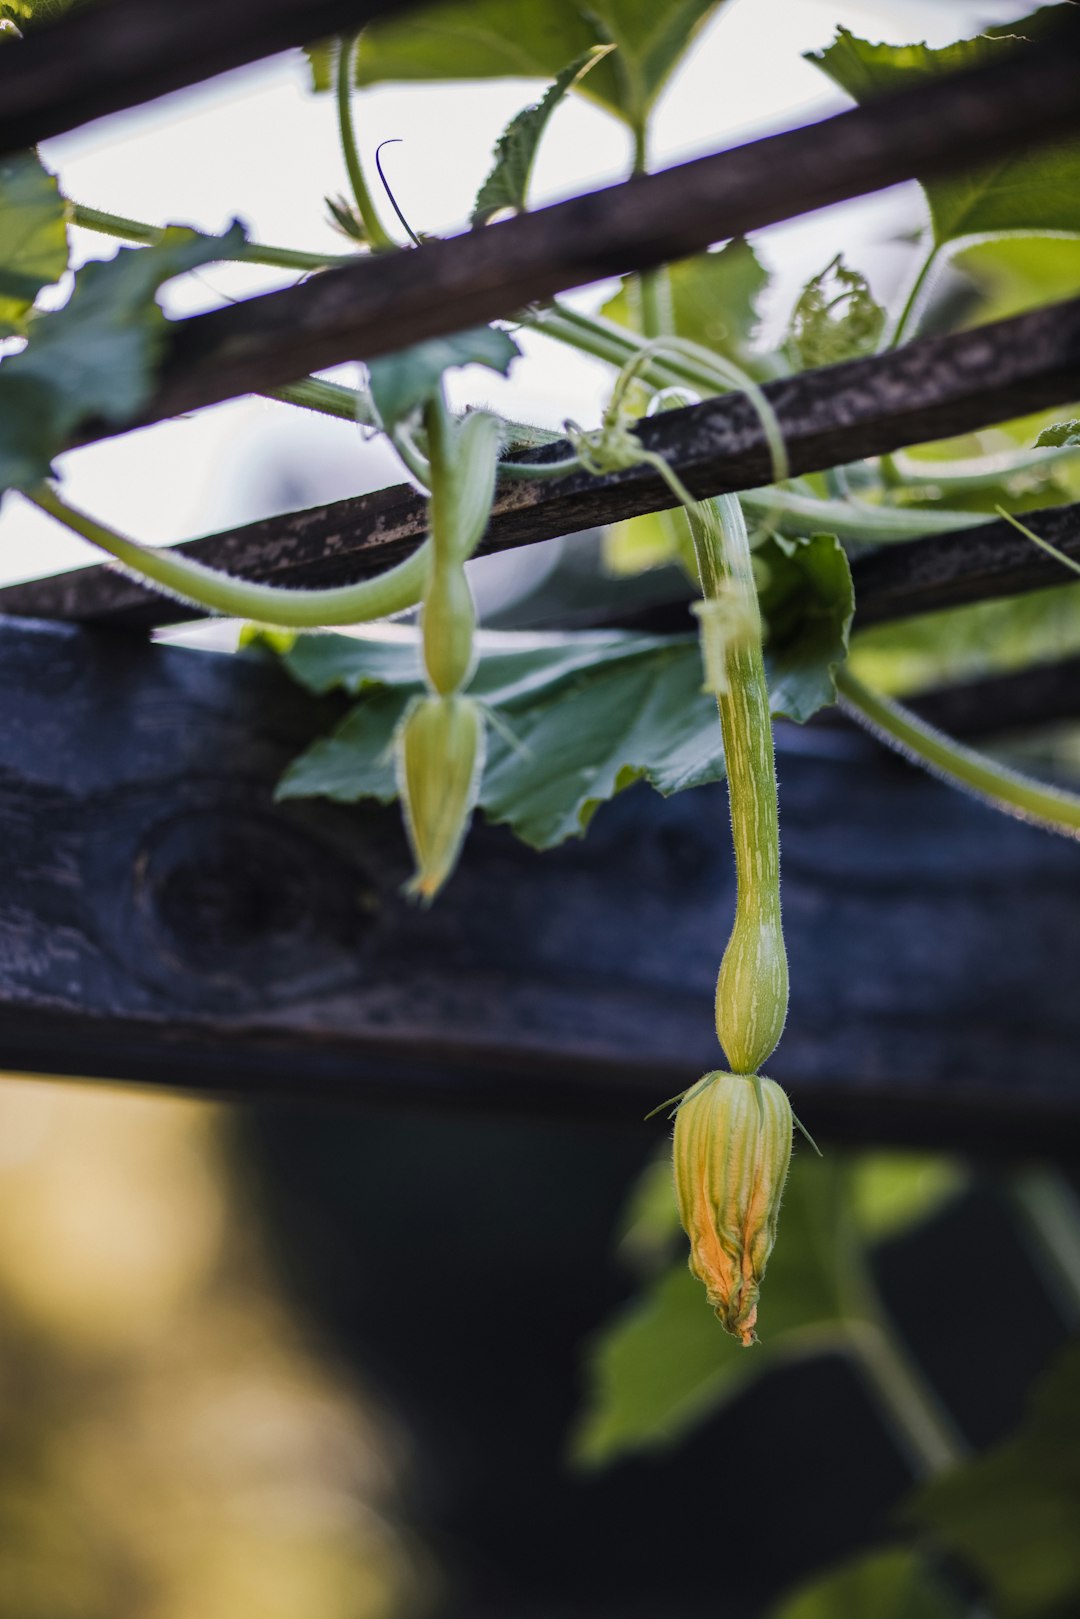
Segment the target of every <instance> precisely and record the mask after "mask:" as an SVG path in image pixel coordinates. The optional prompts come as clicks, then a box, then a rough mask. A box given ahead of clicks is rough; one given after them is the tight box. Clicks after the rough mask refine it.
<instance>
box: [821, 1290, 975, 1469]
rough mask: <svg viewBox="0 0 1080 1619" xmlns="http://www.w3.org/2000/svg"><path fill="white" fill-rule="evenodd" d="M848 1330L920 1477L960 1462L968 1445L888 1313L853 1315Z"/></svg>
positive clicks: (865, 1374) (864, 1372) (856, 1354)
mask: <svg viewBox="0 0 1080 1619" xmlns="http://www.w3.org/2000/svg"><path fill="white" fill-rule="evenodd" d="M875 1291H876V1290H875ZM872 1313H873V1316H877V1314H878V1312H877V1310H876V1309H875V1310H873V1312H872ZM845 1331H846V1333H847V1337H848V1342H849V1347H850V1350H851V1354H852V1358H853V1359H854V1361H855V1364H856V1366H857V1367H858V1368H859V1370H860V1372H861V1373H862V1375H863V1377H864V1378H865V1380H866V1382H867V1384H868V1385H869V1387H870V1389H871V1391H872V1392H873V1394H874V1396H875V1397H876V1399H877V1402H878V1405H879V1407H880V1408H881V1410H882V1411H883V1412H884V1414H885V1416H886V1417H887V1419H888V1420H889V1423H890V1426H891V1427H892V1428H893V1430H894V1432H895V1434H896V1437H897V1439H898V1440H899V1442H900V1443H901V1445H902V1446H903V1448H904V1450H905V1451H906V1453H907V1456H908V1460H909V1462H910V1463H911V1466H912V1468H913V1469H914V1471H915V1472H916V1473H917V1474H918V1475H919V1477H920V1478H933V1477H934V1476H935V1475H936V1474H938V1473H944V1472H946V1471H948V1469H949V1468H951V1467H956V1466H958V1465H959V1463H960V1462H962V1461H963V1460H964V1458H965V1456H966V1455H967V1453H968V1451H967V1446H966V1445H965V1443H964V1441H963V1439H962V1438H961V1436H960V1434H959V1433H958V1432H957V1430H956V1428H955V1426H954V1425H953V1422H952V1420H951V1418H950V1417H949V1416H948V1414H947V1413H946V1411H945V1409H944V1407H943V1406H942V1405H941V1403H940V1401H939V1400H938V1398H937V1396H936V1394H935V1393H934V1392H933V1390H932V1389H931V1388H930V1386H929V1384H928V1383H927V1382H926V1379H925V1378H924V1377H923V1375H922V1371H921V1370H920V1368H919V1367H918V1366H917V1365H916V1363H915V1362H914V1361H913V1360H912V1359H911V1357H910V1356H909V1355H908V1353H907V1350H906V1349H905V1348H904V1347H903V1345H902V1344H901V1343H900V1341H899V1339H898V1338H897V1335H896V1333H895V1331H894V1330H893V1328H892V1325H891V1323H889V1321H888V1320H887V1318H885V1317H884V1316H882V1319H880V1320H878V1319H873V1318H871V1319H858V1320H856V1319H849V1320H848V1321H847V1322H846V1323H845Z"/></svg>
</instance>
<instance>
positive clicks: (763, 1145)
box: [674, 1072, 793, 1345]
mask: <svg viewBox="0 0 1080 1619" xmlns="http://www.w3.org/2000/svg"><path fill="white" fill-rule="evenodd" d="M792 1123H793V1120H792V1114H791V1105H790V1103H789V1102H788V1099H787V1096H786V1095H785V1093H784V1092H783V1091H782V1090H781V1088H780V1086H779V1085H777V1084H776V1083H775V1082H774V1081H773V1080H771V1079H765V1078H764V1077H760V1076H758V1075H756V1074H725V1073H721V1072H716V1073H711V1074H706V1075H705V1077H704V1079H702V1080H701V1082H700V1083H699V1084H698V1085H696V1086H695V1087H694V1088H693V1090H691V1091H689V1092H688V1093H687V1095H686V1098H685V1100H684V1101H683V1102H682V1104H681V1105H680V1107H679V1110H678V1112H677V1113H676V1115H675V1143H674V1158H675V1195H676V1197H677V1199H678V1203H679V1215H680V1218H681V1219H682V1223H683V1227H684V1229H685V1231H686V1234H687V1236H688V1237H689V1238H690V1269H691V1270H692V1271H693V1273H694V1275H695V1276H696V1277H697V1278H698V1280H699V1281H700V1282H703V1283H704V1284H705V1291H706V1294H707V1295H708V1300H709V1303H710V1304H711V1305H712V1307H713V1309H714V1310H715V1312H716V1314H717V1316H718V1318H719V1320H720V1322H721V1323H722V1325H723V1326H724V1328H725V1329H726V1331H728V1332H730V1333H732V1334H733V1335H734V1337H736V1338H738V1339H739V1340H740V1342H742V1343H743V1344H747V1345H748V1344H752V1343H753V1342H754V1325H755V1322H756V1321H757V1306H758V1292H759V1289H760V1285H761V1278H762V1276H763V1275H764V1274H765V1266H766V1264H767V1263H768V1259H769V1255H770V1253H771V1252H772V1246H773V1243H774V1241H775V1240H776V1221H777V1216H778V1215H779V1213H780V1199H781V1197H782V1195H783V1191H784V1182H785V1180H786V1179H787V1172H788V1164H789V1162H790V1160H791V1135H792Z"/></svg>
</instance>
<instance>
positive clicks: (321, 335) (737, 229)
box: [84, 0, 1080, 437]
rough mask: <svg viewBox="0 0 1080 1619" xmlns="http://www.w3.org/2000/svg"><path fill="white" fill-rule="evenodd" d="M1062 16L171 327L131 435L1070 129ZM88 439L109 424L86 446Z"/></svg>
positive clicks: (1078, 27)
mask: <svg viewBox="0 0 1080 1619" xmlns="http://www.w3.org/2000/svg"><path fill="white" fill-rule="evenodd" d="M115 3H119V0H115ZM128 3H131V4H138V0H128ZM1062 11H1063V20H1062V24H1061V27H1060V29H1059V30H1058V31H1057V33H1056V34H1055V36H1054V38H1053V39H1049V40H1047V41H1045V42H1043V43H1040V44H1038V45H1031V46H1024V47H1022V48H1019V49H1017V50H1016V52H1015V53H1014V54H1012V55H1011V56H1010V58H1009V60H1008V61H1006V62H1003V63H1001V64H1000V65H995V66H993V67H985V68H979V69H977V70H974V71H970V72H968V73H965V74H963V75H955V76H950V77H948V78H942V79H941V80H939V81H936V82H932V83H929V84H926V85H924V86H922V87H921V88H919V89H917V90H912V91H905V92H903V93H901V94H899V95H895V96H890V97H887V98H882V99H881V100H879V101H875V102H874V103H872V104H871V105H869V106H866V107H859V108H856V109H854V110H853V111H850V112H845V113H841V114H839V115H838V116H836V117H833V118H828V119H825V120H823V121H822V122H820V123H818V124H814V125H811V126H810V127H808V128H805V129H796V130H789V131H787V132H785V133H783V134H780V135H773V136H769V137H767V138H766V139H764V140H759V141H754V142H751V143H749V144H748V145H745V146H741V147H738V148H736V149H734V150H732V151H728V152H721V153H719V154H718V155H716V156H713V157H706V158H700V159H697V160H696V161H694V162H691V163H685V164H681V165H679V166H678V167H675V168H671V169H668V170H666V171H665V172H663V173H662V174H658V175H652V176H644V177H639V178H636V179H632V180H629V181H627V182H625V183H623V184H621V185H615V186H609V187H607V188H606V189H603V190H600V191H596V192H592V193H590V194H589V195H587V196H583V197H575V198H573V199H571V200H570V201H567V202H562V203H558V204H555V205H554V206H553V207H549V208H543V209H540V210H538V211H537V212H535V213H531V214H527V215H525V216H523V217H521V218H518V219H512V220H508V221H506V222H505V223H502V224H497V225H493V226H490V227H488V228H486V229H484V230H478V231H472V232H469V233H467V234H465V235H462V236H458V237H455V238H453V239H452V240H450V241H441V242H432V243H429V244H427V245H425V246H424V247H423V248H422V249H421V250H419V251H409V252H405V253H402V254H397V255H393V256H389V257H382V256H378V257H374V258H366V259H364V260H363V261H362V262H360V263H358V264H357V265H356V266H355V267H351V266H350V267H346V268H342V269H335V270H331V271H328V272H327V273H326V274H324V275H320V276H317V277H315V278H314V279H312V280H310V281H307V282H305V283H304V284H302V285H300V286H296V287H292V288H290V289H288V290H287V291H284V292H277V293H271V294H268V295H266V296H264V297H260V298H252V299H248V300H247V301H246V302H244V303H241V304H239V305H236V306H234V307H231V308H227V309H221V310H216V311H214V312H212V313H210V314H206V315H199V316H195V317H193V318H191V319H188V320H185V321H180V322H178V323H177V326H176V329H175V331H174V332H173V334H172V340H171V341H172V346H171V351H170V356H169V358H168V359H167V361H166V364H165V367H164V372H163V375H162V378H161V383H160V386H159V387H158V389H157V390H156V392H155V393H154V395H153V397H152V399H151V400H150V402H149V404H148V405H147V407H146V408H145V409H144V410H143V412H142V413H141V415H140V417H139V420H138V423H132V424H130V425H139V424H141V423H146V422H153V421H159V420H161V419H162V418H164V417H168V416H175V415H179V414H180V413H181V412H183V411H187V410H193V409H196V408H197V407H199V406H202V405H208V404H212V403H214V402H215V401H217V400H221V399H228V398H231V397H233V396H234V395H236V394H240V393H246V392H249V391H257V390H260V389H266V388H272V387H275V386H278V385H280V384H283V383H286V382H290V381H292V380H293V379H294V378H296V377H298V376H301V375H303V373H304V372H307V371H312V370H318V369H319V368H321V367H324V366H328V365H332V364H335V363H337V362H338V361H342V360H349V359H357V358H361V359H370V358H373V357H375V356H376V355H380V354H386V353H388V352H390V351H392V350H394V349H397V348H401V347H403V346H405V345H407V344H409V343H415V342H417V341H419V340H420V339H422V338H427V337H435V336H439V335H442V334H444V333H447V332H453V331H458V330H460V329H462V328H463V327H467V326H470V325H473V324H475V323H476V322H479V321H488V320H493V319H496V318H498V317H511V316H513V315H514V314H515V312H516V311H518V310H520V309H521V308H523V307H524V306H525V305H526V304H528V303H531V302H534V301H536V300H540V299H544V298H547V297H550V296H551V295H552V294H554V293H557V292H561V291H563V290H564V289H565V288H567V287H577V286H584V285H585V284H587V283H589V282H593V281H596V280H598V279H600V278H602V277H604V276H610V275H616V274H623V273H625V272H626V271H630V270H641V269H646V268H648V267H650V266H652V265H657V264H663V263H668V262H670V261H671V260H673V259H678V258H682V257H685V256H686V255H688V254H692V253H697V252H700V251H701V250H702V249H703V248H705V247H707V246H708V245H709V244H710V243H712V242H715V241H719V240H721V239H723V238H726V237H729V236H734V235H738V234H740V233H742V232H746V231H752V230H758V229H760V228H761V227H762V226H765V225H770V224H774V223H776V222H777V221H779V220H783V219H790V218H792V217H794V216H795V215H799V214H805V213H809V212H811V211H812V210H814V209H816V208H822V207H825V206H827V205H828V204H830V203H835V202H840V201H843V200H845V199H847V198H850V197H855V196H860V195H862V194H863V193H865V192H868V191H874V190H878V189H880V188H881V187H883V186H889V185H894V184H896V183H897V182H898V181H902V180H907V179H911V178H913V177H917V176H922V177H930V176H934V175H940V174H946V173H949V172H952V171H955V170H956V169H957V168H961V167H964V166H965V165H970V164H972V163H981V162H987V163H989V162H992V161H993V160H994V159H996V158H998V157H1000V156H1002V155H1003V154H1004V153H1006V152H1010V151H1015V150H1016V149H1017V148H1018V147H1020V146H1023V145H1025V144H1031V143H1038V142H1040V141H1047V140H1051V139H1054V138H1056V137H1059V136H1061V135H1064V134H1071V133H1075V132H1076V131H1077V129H1080V17H1077V16H1076V15H1075V14H1074V13H1073V12H1072V10H1071V8H1068V7H1063V8H1062ZM98 431H100V432H101V433H105V432H113V431H116V429H115V428H112V427H109V428H105V427H101V428H100V429H99V430H95V429H90V430H89V432H88V434H86V435H84V436H90V437H93V436H96V434H97V432H98Z"/></svg>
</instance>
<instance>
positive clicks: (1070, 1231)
mask: <svg viewBox="0 0 1080 1619" xmlns="http://www.w3.org/2000/svg"><path fill="white" fill-rule="evenodd" d="M1007 1185H1008V1189H1009V1193H1010V1196H1011V1198H1012V1201H1013V1204H1014V1206H1015V1208H1016V1210H1017V1212H1018V1213H1019V1215H1020V1217H1021V1219H1022V1221H1023V1224H1024V1228H1025V1231H1026V1233H1027V1235H1028V1238H1029V1239H1030V1242H1031V1246H1032V1248H1033V1250H1034V1255H1033V1257H1034V1258H1035V1259H1036V1261H1037V1263H1038V1264H1039V1268H1040V1269H1041V1270H1042V1271H1043V1272H1044V1275H1045V1278H1046V1281H1047V1283H1048V1285H1049V1286H1050V1288H1051V1289H1052V1291H1053V1293H1054V1296H1055V1298H1056V1299H1057V1303H1058V1307H1059V1309H1060V1310H1061V1313H1062V1316H1063V1317H1064V1319H1065V1322H1066V1324H1067V1325H1068V1326H1069V1327H1071V1328H1072V1329H1073V1330H1074V1331H1075V1330H1076V1329H1077V1328H1080V1197H1078V1196H1077V1194H1076V1192H1075V1191H1074V1189H1073V1187H1072V1186H1071V1185H1070V1183H1069V1182H1068V1180H1066V1178H1065V1176H1064V1175H1063V1174H1062V1173H1061V1171H1060V1170H1056V1169H1051V1168H1046V1167H1043V1166H1035V1167H1032V1168H1028V1169H1021V1170H1018V1171H1017V1172H1016V1173H1015V1174H1013V1175H1011V1176H1010V1177H1009V1179H1008V1182H1007Z"/></svg>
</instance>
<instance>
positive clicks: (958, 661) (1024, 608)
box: [851, 570, 1080, 695]
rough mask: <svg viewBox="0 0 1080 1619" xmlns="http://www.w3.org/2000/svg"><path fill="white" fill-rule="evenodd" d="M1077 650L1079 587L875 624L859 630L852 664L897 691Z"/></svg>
mask: <svg viewBox="0 0 1080 1619" xmlns="http://www.w3.org/2000/svg"><path fill="white" fill-rule="evenodd" d="M1062 571H1063V573H1064V570H1062ZM1077 652H1080V585H1075V584H1074V585H1057V586H1054V587H1053V588H1052V589H1050V590H1036V591H1032V592H1031V593H1030V594H1029V595H1026V596H1015V597H1012V598H1011V599H1009V600H1005V601H990V602H976V603H974V604H972V605H971V606H969V607H953V608H949V609H947V610H946V611H944V612H940V613H925V614H923V615H922V616H920V617H918V618H909V619H906V620H905V621H904V622H903V623H902V624H882V625H877V626H875V627H874V628H873V629H869V630H863V631H861V632H860V633H859V634H857V635H856V636H855V637H854V639H853V641H852V644H851V659H852V667H853V669H854V670H855V673H856V674H857V675H858V676H859V678H860V680H867V681H870V682H871V683H872V684H874V685H876V686H880V687H881V688H882V689H883V690H885V691H889V692H891V693H895V694H897V695H903V694H905V693H911V692H916V691H921V690H926V689H928V688H929V687H932V686H939V685H950V684H953V683H955V682H956V681H961V680H978V679H980V678H981V677H982V676H983V675H993V674H1004V673H1006V672H1008V671H1010V670H1013V669H1023V668H1026V667H1027V665H1029V664H1032V663H1040V662H1054V661H1055V660H1058V659H1061V658H1067V657H1072V656H1074V655H1075V654H1076V653H1077Z"/></svg>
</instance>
